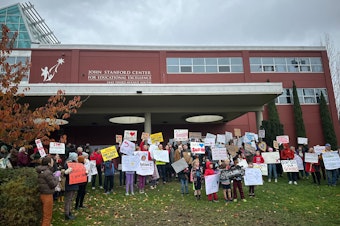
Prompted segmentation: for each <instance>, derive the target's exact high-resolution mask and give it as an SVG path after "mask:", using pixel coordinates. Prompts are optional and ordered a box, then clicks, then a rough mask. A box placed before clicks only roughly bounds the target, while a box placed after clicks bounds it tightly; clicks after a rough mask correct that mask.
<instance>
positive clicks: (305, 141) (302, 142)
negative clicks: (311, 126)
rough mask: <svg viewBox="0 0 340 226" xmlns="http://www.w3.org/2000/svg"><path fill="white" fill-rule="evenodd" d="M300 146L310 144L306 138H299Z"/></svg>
mask: <svg viewBox="0 0 340 226" xmlns="http://www.w3.org/2000/svg"><path fill="white" fill-rule="evenodd" d="M297 142H298V144H308V138H306V137H298V138H297Z"/></svg>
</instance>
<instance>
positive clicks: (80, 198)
mask: <svg viewBox="0 0 340 226" xmlns="http://www.w3.org/2000/svg"><path fill="white" fill-rule="evenodd" d="M65 136H66V135H63V136H62V137H61V138H60V142H64V143H66V139H67V137H65ZM189 144H190V143H182V142H175V143H173V144H170V143H168V144H166V145H165V146H164V147H163V145H162V144H158V146H157V149H156V150H167V151H168V153H169V160H170V161H169V162H162V161H157V160H155V159H154V157H153V153H152V152H151V151H150V150H149V145H148V143H147V141H146V140H142V141H141V143H140V144H139V145H136V151H143V152H147V153H148V154H147V156H148V160H149V161H153V162H154V163H155V164H154V165H155V167H154V173H153V174H152V175H150V176H145V175H137V173H136V172H135V171H126V172H123V171H122V168H121V156H122V155H123V154H122V153H120V152H119V145H117V149H118V152H119V157H118V158H115V159H112V160H108V161H104V160H103V156H102V155H101V153H100V150H99V149H98V148H96V149H94V150H92V149H91V147H90V146H89V144H86V145H84V146H78V147H77V146H76V145H72V144H67V145H66V150H65V154H64V155H58V154H48V153H49V151H48V148H47V147H46V149H45V152H46V153H47V156H46V157H44V158H40V155H39V152H38V151H37V150H36V149H35V150H33V152H31V153H29V150H27V149H26V148H25V147H21V148H19V150H18V151H16V149H15V148H12V149H11V150H10V151H8V147H7V146H6V145H2V146H1V151H0V159H7V160H8V161H9V163H10V165H11V167H13V168H15V167H35V168H36V171H37V173H38V183H39V185H38V186H39V191H40V198H41V202H42V208H43V221H42V225H50V223H51V220H52V209H53V200H55V201H59V202H64V214H65V220H73V219H75V216H74V214H73V213H72V212H73V211H72V210H79V209H81V208H86V206H85V205H84V203H85V202H84V200H85V196H86V188H87V184H88V182H89V181H84V182H82V183H77V184H74V183H70V174H72V171H73V169H72V167H70V166H69V163H82V164H83V165H84V168H85V172H86V173H87V174H88V173H89V168H88V166H87V165H88V164H86V163H87V162H89V161H91V160H92V161H93V162H95V165H96V167H95V168H96V170H97V174H96V175H91V176H89V177H88V179H89V180H90V181H91V182H90V187H91V188H92V189H93V190H96V189H99V190H100V189H102V190H103V193H105V194H106V195H108V194H110V193H112V192H113V188H114V176H115V174H116V173H117V174H118V173H119V185H120V186H123V185H124V184H125V195H126V196H128V195H135V191H134V187H135V186H136V187H137V188H138V191H139V193H140V194H143V193H145V188H146V186H150V189H155V188H156V187H157V186H158V184H159V183H163V184H164V185H165V184H166V183H167V182H169V181H178V182H179V184H180V192H181V194H182V195H183V196H184V195H187V194H189V185H188V184H189V183H192V184H193V189H194V193H193V194H194V196H195V198H196V199H197V200H200V199H201V198H202V193H201V190H202V184H203V183H204V178H205V177H207V176H209V175H216V174H220V175H221V177H220V184H221V188H222V191H223V199H224V201H225V202H237V201H238V194H239V195H240V200H242V201H243V202H246V201H247V200H246V198H245V192H244V191H243V183H242V179H243V176H244V170H245V169H244V166H243V167H242V166H240V165H239V164H238V163H239V162H240V161H242V160H246V162H247V164H248V165H247V167H249V168H252V167H253V166H254V164H262V163H265V161H264V158H263V157H262V153H263V152H279V153H280V159H281V160H293V159H296V158H301V160H302V162H303V165H304V168H303V169H300V171H299V172H287V177H288V184H295V185H297V184H298V180H299V179H309V177H310V176H311V178H312V180H313V183H315V184H316V185H321V183H322V179H323V180H326V181H327V184H328V185H329V186H336V183H337V180H338V177H339V175H340V174H339V170H340V169H335V170H327V169H325V166H324V164H323V159H322V154H320V155H319V157H318V162H317V163H310V162H305V161H304V157H305V154H306V153H314V152H315V151H314V149H313V147H309V148H308V147H307V146H305V145H299V146H298V148H297V149H295V147H293V146H289V144H283V145H282V148H281V149H280V150H278V149H275V148H273V147H270V146H268V147H267V148H266V149H265V150H260V149H259V148H257V149H255V151H254V152H249V151H247V150H245V148H244V145H242V146H241V147H240V148H239V150H238V151H237V153H236V154H234V155H232V154H230V153H229V152H228V153H227V158H226V159H225V160H218V161H216V160H215V161H214V160H213V159H212V153H211V148H210V147H206V148H205V150H206V151H205V154H193V153H192V152H191V150H190V147H189V146H190V145H189ZM325 147H326V149H325V150H324V152H329V151H332V150H331V146H330V145H329V144H326V145H325ZM338 151H339V150H338ZM182 158H183V159H184V160H185V161H186V163H187V165H188V167H186V168H185V169H183V170H182V171H180V172H177V173H176V172H175V170H174V168H173V167H171V163H174V162H176V161H179V160H180V159H182ZM267 167H268V177H267V180H268V182H272V180H273V181H274V182H275V183H277V182H278V179H279V177H280V176H282V174H283V170H282V166H281V165H280V164H268V165H267ZM222 171H226V172H228V171H233V172H235V171H237V172H239V173H238V174H233V175H232V176H229V177H225V176H223V177H222V173H221V172H222ZM102 175H103V176H104V179H103V176H102ZM97 178H98V179H97ZM137 182H138V183H137ZM96 183H97V184H96ZM248 195H249V197H250V198H252V197H254V196H255V186H249V194H248ZM74 198H75V202H74ZM207 200H209V201H211V202H218V201H219V200H218V196H217V193H216V192H214V193H212V194H209V195H207Z"/></svg>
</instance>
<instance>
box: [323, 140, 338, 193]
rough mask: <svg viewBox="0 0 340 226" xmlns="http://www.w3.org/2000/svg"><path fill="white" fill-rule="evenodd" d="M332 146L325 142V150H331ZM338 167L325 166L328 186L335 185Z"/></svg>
mask: <svg viewBox="0 0 340 226" xmlns="http://www.w3.org/2000/svg"><path fill="white" fill-rule="evenodd" d="M332 151H333V150H332V147H331V145H330V144H328V143H327V144H325V152H332ZM337 171H338V169H327V168H326V175H327V182H328V186H336V181H337V179H338V175H337Z"/></svg>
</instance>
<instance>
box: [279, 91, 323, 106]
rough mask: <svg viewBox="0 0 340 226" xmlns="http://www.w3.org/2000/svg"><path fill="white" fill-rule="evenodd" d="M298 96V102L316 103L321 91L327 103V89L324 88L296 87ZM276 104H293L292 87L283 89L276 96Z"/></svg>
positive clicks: (318, 101)
mask: <svg viewBox="0 0 340 226" xmlns="http://www.w3.org/2000/svg"><path fill="white" fill-rule="evenodd" d="M296 91H297V94H298V96H299V101H300V104H318V103H320V96H321V92H322V93H323V94H324V97H325V100H326V102H327V103H328V96H327V90H326V89H324V88H298V89H296ZM275 102H276V104H293V103H294V98H293V89H284V91H283V93H282V94H281V95H280V96H279V97H277V98H276V101H275Z"/></svg>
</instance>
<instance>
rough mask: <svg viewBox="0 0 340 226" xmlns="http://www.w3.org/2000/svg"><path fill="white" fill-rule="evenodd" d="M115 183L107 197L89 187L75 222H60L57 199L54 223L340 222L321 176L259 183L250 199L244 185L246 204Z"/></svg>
mask: <svg viewBox="0 0 340 226" xmlns="http://www.w3.org/2000/svg"><path fill="white" fill-rule="evenodd" d="M264 179H265V180H266V177H264ZM118 181H119V180H118V178H115V186H114V193H113V194H109V195H106V194H104V193H103V190H102V189H96V190H92V189H91V187H90V186H88V188H87V192H88V193H87V195H86V196H85V204H84V205H86V207H87V208H86V209H81V210H74V209H73V211H72V212H73V213H74V215H75V216H76V219H75V220H73V221H65V220H64V213H63V203H58V202H56V203H55V205H54V210H53V222H52V224H53V226H57V225H195V224H196V225H314V226H315V225H340V211H339V210H340V208H339V207H340V186H337V187H328V186H327V185H326V181H324V180H323V181H322V185H320V186H316V185H315V184H313V183H312V179H311V178H310V179H309V180H300V181H298V185H289V184H288V183H287V178H286V177H285V176H284V177H280V178H279V181H278V183H274V182H273V181H272V182H271V183H268V182H265V183H264V185H263V186H257V187H256V188H255V194H256V197H254V198H249V197H248V187H245V186H243V190H244V193H245V195H246V199H247V202H240V201H239V202H237V203H226V202H224V200H223V194H222V190H221V189H220V191H219V193H218V197H219V202H218V203H210V202H208V201H207V197H206V196H205V195H203V197H202V199H201V200H199V201H196V199H195V197H194V195H193V191H192V190H190V194H189V195H184V196H182V195H181V194H180V183H179V182H178V181H172V182H169V183H167V184H165V185H163V184H160V185H159V186H157V189H155V190H150V189H146V193H145V194H139V193H138V192H135V195H134V196H125V187H120V186H117V184H118V183H117V182H118ZM191 186H192V184H189V188H190V187H191ZM203 187H204V184H203ZM146 188H149V186H147V187H146ZM135 191H138V189H135ZM204 192H205V191H204V189H203V190H202V194H203V193H204Z"/></svg>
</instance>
